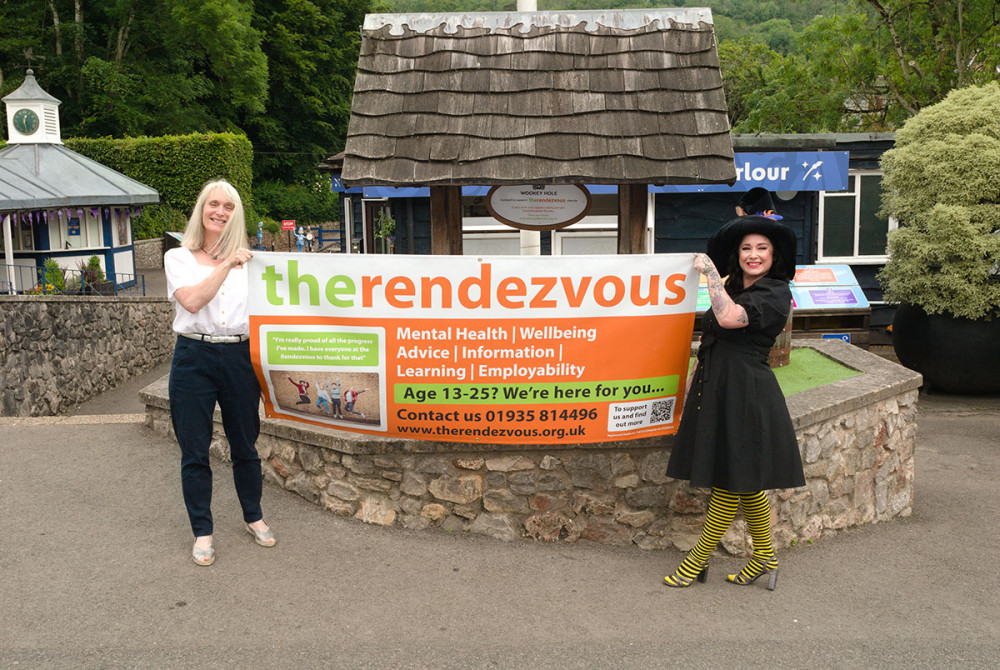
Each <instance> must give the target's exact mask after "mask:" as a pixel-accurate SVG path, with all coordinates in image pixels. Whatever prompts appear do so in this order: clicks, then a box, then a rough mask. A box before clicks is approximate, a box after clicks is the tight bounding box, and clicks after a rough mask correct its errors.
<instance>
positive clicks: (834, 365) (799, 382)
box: [774, 348, 861, 397]
mask: <svg viewBox="0 0 1000 670" xmlns="http://www.w3.org/2000/svg"><path fill="white" fill-rule="evenodd" d="M860 374H861V373H860V372H859V371H857V370H852V369H851V368H849V367H847V366H845V365H841V364H840V363H838V362H837V361H835V360H833V359H832V358H827V357H826V356H824V355H823V354H821V353H819V352H818V351H816V350H815V349H809V348H801V349H792V353H791V356H790V357H789V363H788V365H786V366H785V367H783V368H777V369H775V371H774V376H775V377H777V378H778V384H779V385H780V386H781V392H782V393H784V394H785V396H786V397H787V396H790V395H794V394H796V393H801V392H802V391H808V390H809V389H812V388H816V387H817V386H822V385H823V384H829V383H831V382H839V381H840V380H841V379H847V378H848V377H853V376H855V375H860Z"/></svg>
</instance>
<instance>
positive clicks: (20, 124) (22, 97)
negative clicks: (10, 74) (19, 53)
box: [3, 69, 62, 144]
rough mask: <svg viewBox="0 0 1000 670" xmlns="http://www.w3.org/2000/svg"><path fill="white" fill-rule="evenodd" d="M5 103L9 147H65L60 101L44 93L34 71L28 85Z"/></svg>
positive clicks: (25, 82)
mask: <svg viewBox="0 0 1000 670" xmlns="http://www.w3.org/2000/svg"><path fill="white" fill-rule="evenodd" d="M3 101H4V102H5V103H7V138H8V139H7V144H62V138H61V137H60V132H59V104H60V103H59V99H58V98H54V97H52V96H51V95H49V94H48V93H46V92H45V91H43V90H42V87H41V86H39V85H38V82H37V81H35V73H34V72H32V71H31V70H30V69H29V70H28V71H27V72H26V73H25V75H24V83H22V84H21V86H20V87H19V88H18V89H17V90H16V91H14V92H12V93H11V94H10V95H7V96H6V97H4V98H3Z"/></svg>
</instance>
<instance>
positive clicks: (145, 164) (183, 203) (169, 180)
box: [65, 133, 257, 240]
mask: <svg viewBox="0 0 1000 670" xmlns="http://www.w3.org/2000/svg"><path fill="white" fill-rule="evenodd" d="M65 144H66V146H67V147H69V148H70V149H72V150H73V151H76V152H78V153H80V154H83V155H84V156H86V157H88V158H91V159H93V160H95V161H97V162H99V163H101V164H103V165H106V166H108V167H110V168H112V169H114V170H117V171H119V172H121V173H122V174H124V175H126V176H128V177H131V178H132V179H135V180H136V181H139V182H142V183H143V184H146V185H147V186H149V187H151V188H154V189H156V191H157V193H159V194H160V204H159V205H157V206H154V207H147V208H146V210H145V211H144V212H143V217H142V220H141V222H140V223H139V224H138V225H137V226H135V228H134V229H133V237H134V239H137V240H141V239H149V238H153V237H159V236H160V235H162V234H163V233H164V231H167V230H182V229H183V227H184V223H183V222H186V221H187V217H188V215H189V214H190V212H191V207H192V206H193V205H194V201H195V200H196V199H197V198H198V193H199V192H200V191H201V188H202V186H204V185H205V183H206V182H208V181H211V180H213V179H225V180H227V181H228V182H229V183H231V184H232V185H233V186H235V187H236V190H237V191H239V193H240V196H241V197H242V198H243V206H244V209H245V210H246V218H247V222H248V227H249V222H250V221H251V220H253V222H254V224H253V232H254V233H256V232H257V223H256V222H257V214H256V210H255V209H254V203H253V190H252V177H253V172H252V164H253V147H252V146H251V144H250V140H248V139H247V138H246V137H245V136H243V135H236V134H234V133H212V134H192V135H165V136H162V137H126V138H124V139H113V138H110V137H103V138H99V139H85V138H67V139H66V140H65Z"/></svg>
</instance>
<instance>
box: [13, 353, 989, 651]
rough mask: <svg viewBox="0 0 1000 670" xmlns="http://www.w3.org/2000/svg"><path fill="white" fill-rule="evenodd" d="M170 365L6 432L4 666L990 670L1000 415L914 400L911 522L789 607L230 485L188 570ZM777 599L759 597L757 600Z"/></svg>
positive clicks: (598, 549)
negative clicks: (255, 517)
mask: <svg viewBox="0 0 1000 670" xmlns="http://www.w3.org/2000/svg"><path fill="white" fill-rule="evenodd" d="M166 369H167V368H166V366H161V367H159V368H157V369H155V370H153V371H151V372H149V373H147V375H144V376H143V377H140V378H138V379H136V380H133V381H132V382H129V383H128V384H125V385H123V386H122V387H119V388H118V389H116V390H114V391H112V392H110V393H108V394H105V395H104V396H102V397H100V398H97V399H95V400H93V401H91V402H89V403H86V404H84V405H82V406H80V407H79V408H77V409H76V410H75V411H74V412H73V413H72V415H70V416H65V417H53V418H38V419H29V418H24V419H0V538H2V542H0V668H189V667H198V668H233V667H249V666H265V665H267V666H273V667H290V668H300V667H301V668H611V667H626V668H632V667H653V668H751V667H755V666H762V667H769V668H802V667H810V668H872V667H875V668H907V669H912V668H935V669H937V668H997V667H1000V617H998V610H1000V607H998V606H1000V588H998V587H1000V583H998V582H1000V577H998V571H997V549H998V546H1000V526H998V523H997V518H998V517H1000V496H998V494H997V481H998V479H1000V398H997V397H985V398H984V397H960V396H949V395H924V394H922V395H921V398H920V402H919V405H918V406H919V416H918V446H917V455H916V488H915V503H914V508H913V514H912V516H910V517H908V518H905V519H898V520H894V521H891V522H887V523H880V524H874V525H870V526H866V527H862V528H858V529H854V530H849V531H845V532H841V533H839V534H835V535H828V536H825V537H823V538H821V539H820V540H818V541H816V542H815V543H812V544H801V545H799V546H796V547H792V548H790V549H787V550H783V551H781V552H780V553H779V557H780V560H781V570H780V575H779V579H778V586H777V589H776V590H775V591H774V592H769V591H767V590H766V588H764V585H763V583H759V584H756V585H754V586H751V587H746V588H742V587H736V586H733V585H731V584H728V583H726V582H725V579H724V575H725V574H726V573H727V572H735V571H737V570H738V569H739V567H740V565H741V563H742V561H741V560H740V559H737V558H734V557H729V556H722V555H717V556H715V557H713V559H712V564H711V571H710V574H709V578H708V582H707V583H706V584H697V583H696V584H694V585H693V586H692V587H690V588H687V589H670V588H666V587H664V586H663V585H662V578H663V575H665V574H668V573H669V572H671V571H672V570H673V569H674V567H676V565H677V563H678V562H679V561H680V560H681V558H682V554H680V553H679V552H674V551H658V552H649V551H642V550H640V549H637V548H614V547H606V546H602V545H597V544H593V543H589V542H586V541H579V542H576V543H573V544H564V543H563V544H542V543H532V542H527V541H520V542H511V543H502V542H498V541H495V540H490V539H487V538H482V537H478V536H467V535H464V534H453V533H452V534H449V533H446V532H443V531H422V532H418V531H407V530H404V529H400V528H383V527H379V526H372V525H367V524H364V523H361V522H360V521H356V520H353V519H343V518H339V517H335V516H333V515H331V514H329V513H328V512H325V511H323V510H322V509H320V508H319V507H317V506H315V505H312V504H310V503H308V502H306V501H305V500H303V499H301V498H300V497H298V496H297V495H295V494H293V493H289V492H286V491H283V490H280V489H278V488H276V487H274V486H270V485H265V488H264V497H263V507H264V511H265V517H266V519H267V520H268V522H269V523H270V524H272V526H273V527H274V529H275V532H276V534H277V536H278V540H279V541H278V545H277V546H276V547H274V548H272V549H264V548H261V547H258V546H257V545H256V544H254V542H253V539H252V537H251V536H250V535H249V534H248V533H247V532H246V531H245V530H244V528H243V525H242V522H241V515H240V513H239V506H238V503H237V501H236V496H235V493H234V491H233V486H232V478H231V476H230V474H229V472H228V468H227V467H225V466H224V465H223V464H221V463H217V467H216V468H215V470H216V472H215V477H216V480H217V481H216V484H215V500H214V504H213V510H214V513H215V518H216V532H215V542H216V547H217V550H218V559H217V560H216V562H215V564H214V565H213V566H211V567H208V568H204V567H198V566H196V565H195V564H194V563H193V562H192V561H191V559H190V548H191V541H192V538H191V533H190V528H189V526H188V522H187V518H186V514H185V512H184V505H183V502H182V499H181V492H180V482H179V451H178V449H177V446H176V444H175V443H174V442H173V441H171V440H167V439H165V438H162V437H159V436H157V435H155V434H154V433H153V432H152V431H150V430H148V429H146V428H145V427H144V426H143V425H142V424H141V421H142V415H141V412H142V411H143V407H142V405H141V404H140V403H139V401H138V397H137V393H138V390H139V389H140V388H142V387H143V386H145V385H146V384H148V383H149V381H151V380H153V379H156V378H158V377H160V376H162V375H163V374H165V372H166ZM761 582H763V580H761Z"/></svg>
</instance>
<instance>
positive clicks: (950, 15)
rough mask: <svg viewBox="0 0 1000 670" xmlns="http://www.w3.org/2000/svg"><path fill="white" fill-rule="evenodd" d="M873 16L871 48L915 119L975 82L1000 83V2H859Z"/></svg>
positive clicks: (892, 90) (894, 92) (898, 99)
mask: <svg viewBox="0 0 1000 670" xmlns="http://www.w3.org/2000/svg"><path fill="white" fill-rule="evenodd" d="M857 1H858V2H859V4H860V5H861V6H863V7H867V8H868V9H869V12H870V14H871V17H872V22H871V23H872V27H873V28H874V30H873V31H872V32H871V33H870V36H871V37H870V47H871V48H874V49H876V50H877V51H878V52H879V54H880V55H881V56H882V58H883V61H884V70H883V72H882V75H883V76H884V78H885V84H886V86H887V87H888V89H889V92H890V94H891V95H892V96H893V97H894V99H895V101H896V102H897V103H898V104H899V106H900V107H902V108H903V109H904V110H906V112H907V113H908V114H910V115H912V114H916V113H917V112H918V111H920V109H921V108H922V107H924V106H926V105H929V104H933V103H935V102H938V101H940V100H942V99H943V98H944V96H945V95H947V94H948V92H949V91H952V90H954V89H956V88H961V87H964V86H967V85H969V84H981V83H984V82H987V81H996V80H997V78H998V75H997V72H998V70H997V68H998V66H1000V5H998V3H997V1H996V0H958V1H957V2H956V1H955V0H926V1H925V2H920V3H911V2H909V1H908V0H857Z"/></svg>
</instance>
